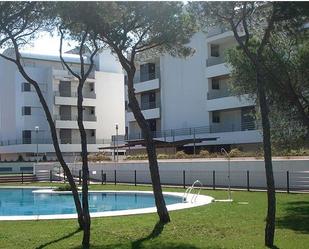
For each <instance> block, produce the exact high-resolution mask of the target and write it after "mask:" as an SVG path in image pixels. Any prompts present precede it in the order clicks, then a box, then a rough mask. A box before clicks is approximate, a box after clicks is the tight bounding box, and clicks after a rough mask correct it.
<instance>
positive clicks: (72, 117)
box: [54, 115, 97, 122]
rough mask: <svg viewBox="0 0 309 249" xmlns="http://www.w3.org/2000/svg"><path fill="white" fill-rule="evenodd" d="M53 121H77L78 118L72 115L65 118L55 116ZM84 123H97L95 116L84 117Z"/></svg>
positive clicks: (63, 116) (64, 116)
mask: <svg viewBox="0 0 309 249" xmlns="http://www.w3.org/2000/svg"><path fill="white" fill-rule="evenodd" d="M54 118H55V120H61V121H77V118H78V116H76V115H73V116H70V115H68V116H66V115H55V116H54ZM83 118H84V121H90V122H96V121H97V116H95V115H89V116H87V115H84V117H83Z"/></svg>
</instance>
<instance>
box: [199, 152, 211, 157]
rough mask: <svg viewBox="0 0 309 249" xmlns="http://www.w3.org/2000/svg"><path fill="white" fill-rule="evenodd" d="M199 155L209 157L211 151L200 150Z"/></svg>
mask: <svg viewBox="0 0 309 249" xmlns="http://www.w3.org/2000/svg"><path fill="white" fill-rule="evenodd" d="M199 156H200V157H209V156H210V153H209V151H208V150H200V153H199Z"/></svg>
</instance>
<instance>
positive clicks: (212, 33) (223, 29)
mask: <svg viewBox="0 0 309 249" xmlns="http://www.w3.org/2000/svg"><path fill="white" fill-rule="evenodd" d="M227 31H230V28H228V27H214V28H211V29H210V30H209V31H208V33H207V38H210V37H213V36H215V35H220V34H223V33H225V32H227Z"/></svg>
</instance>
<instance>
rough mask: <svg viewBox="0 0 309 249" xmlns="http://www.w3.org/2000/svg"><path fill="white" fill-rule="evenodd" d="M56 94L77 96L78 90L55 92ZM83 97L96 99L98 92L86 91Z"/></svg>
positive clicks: (70, 96)
mask: <svg viewBox="0 0 309 249" xmlns="http://www.w3.org/2000/svg"><path fill="white" fill-rule="evenodd" d="M55 96H57V97H67V98H77V96H78V94H77V92H58V91H56V92H55ZM83 97H84V98H86V99H95V98H96V94H95V92H85V93H83Z"/></svg>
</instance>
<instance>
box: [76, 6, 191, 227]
mask: <svg viewBox="0 0 309 249" xmlns="http://www.w3.org/2000/svg"><path fill="white" fill-rule="evenodd" d="M76 4H78V6H79V9H80V10H81V12H83V11H85V12H87V13H91V15H92V18H88V17H87V16H86V15H84V14H83V13H80V14H78V13H76V18H78V20H80V19H83V22H84V23H87V24H88V26H89V27H91V29H92V30H93V31H94V32H95V33H98V35H99V38H100V41H102V42H103V43H104V44H107V45H108V46H109V48H110V49H111V50H112V52H113V53H114V54H115V55H116V56H117V57H118V59H119V62H120V63H121V65H122V67H123V68H124V70H125V72H126V74H127V77H128V98H129V104H128V105H129V107H130V108H131V110H132V111H133V114H134V117H135V119H136V121H137V123H138V125H139V127H140V128H141V131H142V134H143V138H144V140H145V143H146V150H147V155H148V160H149V169H150V174H151V180H152V186H153V192H154V197H155V203H156V207H157V213H158V215H159V218H160V222H162V223H167V222H169V221H170V217H169V214H168V211H167V208H166V205H165V201H164V198H163V194H162V188H161V182H160V175H159V168H158V162H157V155H156V148H155V144H154V140H153V135H152V132H151V130H150V127H149V125H148V122H147V121H146V119H145V117H144V116H143V114H142V112H141V108H140V106H139V104H138V101H137V99H136V96H135V90H134V85H133V79H134V76H135V72H136V67H135V63H136V56H137V55H138V54H141V53H146V52H149V53H150V54H153V53H154V51H156V52H157V53H165V52H166V53H169V54H171V55H179V56H187V55H190V54H191V53H192V49H190V48H188V47H186V46H184V44H186V43H188V42H189V40H190V37H191V36H192V34H193V32H194V31H195V29H194V28H195V25H194V22H192V17H191V16H189V15H188V14H186V13H185V12H184V11H183V4H182V3H180V2H95V3H94V2H92V3H76Z"/></svg>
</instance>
